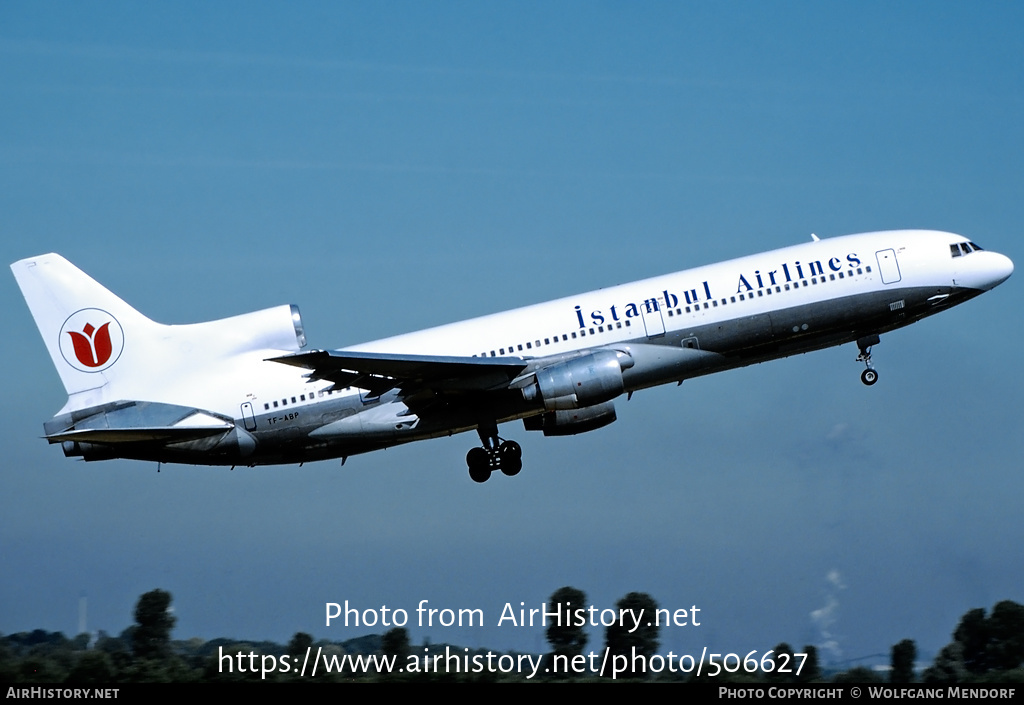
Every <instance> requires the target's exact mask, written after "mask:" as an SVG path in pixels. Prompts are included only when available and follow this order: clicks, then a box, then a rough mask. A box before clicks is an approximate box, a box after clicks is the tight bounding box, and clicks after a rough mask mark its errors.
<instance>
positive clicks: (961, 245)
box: [949, 242, 981, 257]
mask: <svg viewBox="0 0 1024 705" xmlns="http://www.w3.org/2000/svg"><path fill="white" fill-rule="evenodd" d="M972 252H981V248H980V247H978V246H977V245H975V244H974V243H973V242H954V243H953V244H951V245H950V246H949V254H950V256H951V257H962V256H964V255H969V254H971V253H972Z"/></svg>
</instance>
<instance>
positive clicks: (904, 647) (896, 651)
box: [889, 639, 917, 683]
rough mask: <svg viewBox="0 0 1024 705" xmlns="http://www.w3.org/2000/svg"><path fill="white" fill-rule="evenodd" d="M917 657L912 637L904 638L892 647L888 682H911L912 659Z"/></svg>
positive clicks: (912, 671) (912, 680)
mask: <svg viewBox="0 0 1024 705" xmlns="http://www.w3.org/2000/svg"><path fill="white" fill-rule="evenodd" d="M916 658H917V645H916V644H915V643H914V640H913V639H904V640H903V641H901V642H900V643H898V644H895V645H894V646H893V647H892V657H891V658H890V659H889V665H890V666H892V668H891V670H890V671H889V682H890V683H913V682H914V659H916Z"/></svg>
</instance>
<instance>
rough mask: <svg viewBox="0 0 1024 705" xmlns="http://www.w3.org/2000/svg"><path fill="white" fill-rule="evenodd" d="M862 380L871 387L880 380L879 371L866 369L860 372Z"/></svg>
mask: <svg viewBox="0 0 1024 705" xmlns="http://www.w3.org/2000/svg"><path fill="white" fill-rule="evenodd" d="M860 381H861V382H863V383H864V384H866V385H868V386H869V387H870V386H871V385H872V384H874V383H875V382H877V381H878V373H877V372H875V371H874V370H872V369H866V370H864V371H863V372H861V373H860Z"/></svg>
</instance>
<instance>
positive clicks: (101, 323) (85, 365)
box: [60, 308, 124, 372]
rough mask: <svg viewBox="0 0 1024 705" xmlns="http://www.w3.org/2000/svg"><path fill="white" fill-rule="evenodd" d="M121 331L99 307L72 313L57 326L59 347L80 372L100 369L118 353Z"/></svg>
mask: <svg viewBox="0 0 1024 705" xmlns="http://www.w3.org/2000/svg"><path fill="white" fill-rule="evenodd" d="M123 349H124V331H123V330H121V325H120V324H119V323H118V322H117V319H115V318H114V317H113V316H111V315H110V314H109V313H107V312H106V311H102V310H100V309H98V308H85V309H82V310H81V311H77V312H75V313H73V314H72V315H71V316H70V317H69V318H68V319H67V320H66V321H64V325H63V326H61V329H60V351H61V354H62V355H63V356H64V359H65V360H67V362H68V364H69V365H71V366H72V367H74V368H75V369H76V370H78V371H79V372H101V371H103V370H105V369H107V368H108V367H110V366H111V365H113V364H114V363H115V362H117V358H118V357H120V356H121V351H122V350H123Z"/></svg>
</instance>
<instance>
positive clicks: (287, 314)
mask: <svg viewBox="0 0 1024 705" xmlns="http://www.w3.org/2000/svg"><path fill="white" fill-rule="evenodd" d="M11 270H12V271H13V272H14V276H15V278H16V279H17V280H18V286H20V287H21V293H22V294H23V295H24V296H25V301H26V302H27V303H28V307H29V309H30V310H31V311H32V317H33V318H35V321H36V325H37V326H38V327H39V333H40V334H41V335H42V336H43V341H44V342H45V343H46V349H47V350H48V351H49V353H50V358H51V359H52V360H53V365H54V367H56V368H57V372H58V373H59V374H60V379H61V381H62V382H63V383H64V388H65V389H66V390H67V393H68V403H67V405H66V406H65V407H64V409H63V411H65V412H68V411H75V410H79V409H85V408H89V407H93V406H97V405H99V404H102V403H107V402H114V401H120V400H147V401H160V402H166V403H173V404H183V405H186V406H196V405H200V406H202V405H204V404H206V405H210V404H213V403H214V400H215V397H216V390H217V389H218V387H219V384H220V383H223V381H224V380H225V379H227V378H228V377H230V376H231V375H232V374H234V373H235V371H236V370H239V369H241V367H240V366H239V364H238V360H239V359H240V356H241V357H246V358H247V359H248V358H253V359H256V360H260V361H261V360H264V359H266V358H268V357H274V356H276V355H280V354H282V353H284V352H295V351H297V350H299V349H300V348H302V347H303V346H304V345H305V344H306V339H305V335H304V334H303V332H302V320H301V317H300V316H299V310H298V308H296V307H295V306H288V305H284V306H275V307H274V308H268V309H264V310H262V311H254V312H252V313H246V314H242V315H240V316H233V317H231V318H224V319H220V320H217V321H206V322H204V323H192V324H187V325H163V324H160V323H156V322H154V321H151V320H150V319H148V318H146V317H145V316H143V315H142V314H141V313H139V312H138V311H136V310H135V309H134V308H132V307H131V306H129V305H128V304H126V303H125V302H124V301H122V300H121V299H119V298H118V297H117V296H114V294H112V293H111V292H110V291H108V290H107V289H106V288H104V287H103V286H102V285H100V284H99V283H98V282H96V281H95V280H94V279H92V277H90V276H89V275H87V274H86V273H85V272H83V271H82V270H80V269H79V268H78V267H76V266H75V265H73V264H71V263H70V262H68V261H67V260H66V259H64V258H63V257H61V256H60V255H57V254H48V255H40V256H38V257H30V258H29V259H23V260H21V261H20V262H15V263H14V264H12V265H11ZM274 367H277V365H275V366H274ZM264 374H265V373H264ZM233 403H234V400H233V399H232V404H233Z"/></svg>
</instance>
